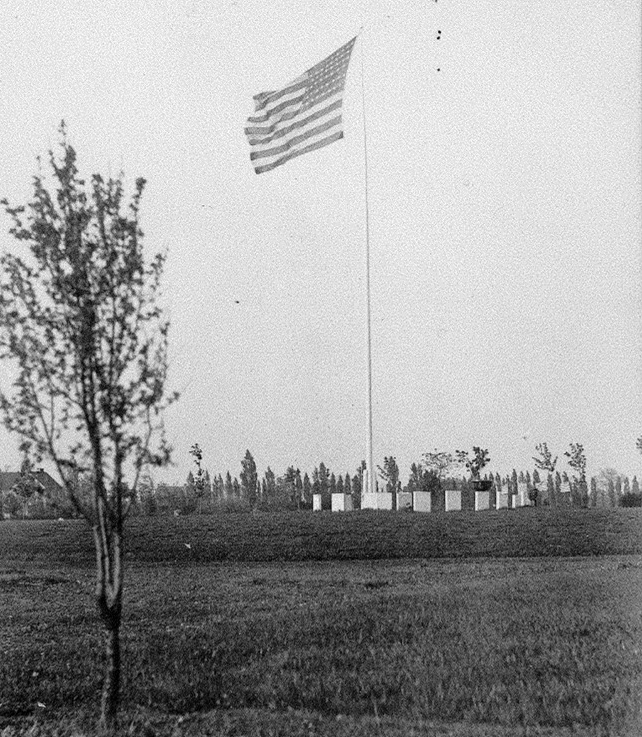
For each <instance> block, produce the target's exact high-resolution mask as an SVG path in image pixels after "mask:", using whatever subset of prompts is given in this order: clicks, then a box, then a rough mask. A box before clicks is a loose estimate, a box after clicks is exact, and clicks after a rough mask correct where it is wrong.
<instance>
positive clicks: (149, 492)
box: [137, 468, 158, 515]
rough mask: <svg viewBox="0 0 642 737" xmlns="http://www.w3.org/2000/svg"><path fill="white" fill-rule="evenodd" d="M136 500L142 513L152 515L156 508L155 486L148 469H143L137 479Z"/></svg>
mask: <svg viewBox="0 0 642 737" xmlns="http://www.w3.org/2000/svg"><path fill="white" fill-rule="evenodd" d="M137 501H138V504H139V506H140V509H141V511H142V513H143V514H147V515H153V514H156V512H157V510H158V505H157V503H156V487H155V485H154V479H153V478H152V475H151V473H150V471H149V469H148V468H147V469H145V470H143V471H141V474H140V479H139V481H138V493H137Z"/></svg>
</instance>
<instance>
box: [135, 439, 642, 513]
mask: <svg viewBox="0 0 642 737" xmlns="http://www.w3.org/2000/svg"><path fill="white" fill-rule="evenodd" d="M428 455H430V456H431V458H430V459H429V461H432V464H430V463H426V461H425V459H424V461H422V462H416V463H412V464H411V466H410V473H409V476H408V479H407V482H406V483H405V484H402V482H401V479H400V472H399V468H398V466H397V463H396V460H395V458H394V457H393V456H390V457H386V458H385V459H384V464H383V466H378V478H379V482H378V483H379V486H378V490H379V491H386V492H389V493H392V494H393V499H394V500H395V501H396V494H397V493H399V492H415V491H427V492H430V493H431V495H432V509H433V510H435V511H439V510H440V509H443V508H444V492H445V491H446V490H448V489H458V490H460V491H461V492H462V506H463V508H468V507H470V508H472V506H473V499H474V489H473V486H472V484H471V481H470V479H468V478H466V477H465V476H462V475H457V474H456V473H453V472H452V471H453V470H454V469H453V468H452V465H453V464H452V462H450V463H442V464H441V466H440V465H439V463H438V461H439V459H437V462H435V457H434V456H435V455H438V454H428ZM443 455H446V454H443ZM441 460H442V461H443V459H441ZM365 469H366V463H365V461H362V462H361V464H360V466H359V467H358V468H357V469H355V470H354V472H352V473H351V472H346V473H335V472H334V471H333V470H331V469H330V468H329V467H328V466H327V465H326V464H325V463H323V462H321V463H319V464H318V466H315V468H314V469H313V470H312V472H311V473H308V472H302V471H301V469H299V468H296V467H295V466H288V468H287V469H286V470H285V472H284V473H283V474H281V475H277V474H276V473H275V472H274V471H273V470H272V468H271V467H270V466H268V467H267V469H266V470H265V471H264V472H263V474H262V475H259V472H258V470H257V467H256V462H255V460H254V458H253V456H252V454H251V453H250V451H249V450H248V451H247V452H246V454H245V457H244V458H243V460H242V461H241V471H240V473H239V474H238V475H235V476H233V475H232V473H231V472H230V471H229V470H228V471H227V472H226V473H225V475H223V474H221V473H219V474H212V473H210V472H209V470H207V469H203V468H200V467H198V468H197V469H196V471H195V472H191V471H190V473H189V474H188V476H187V479H186V480H185V482H184V483H182V484H166V483H159V484H154V482H153V481H152V478H151V476H149V475H147V476H145V477H144V478H143V479H142V483H141V484H140V488H139V498H138V511H139V512H140V513H142V514H193V513H201V514H207V513H212V512H216V511H223V512H227V511H229V512H236V511H239V512H240V511H251V510H253V509H255V510H262V511H276V510H311V509H312V508H313V497H314V495H317V494H318V495H319V496H320V498H321V508H322V509H324V510H330V509H331V507H332V495H333V494H346V495H349V496H350V497H352V503H353V507H354V509H359V508H360V507H361V493H362V489H363V482H364V472H365ZM481 478H483V479H486V480H490V481H492V482H493V485H492V488H491V506H494V503H495V495H496V493H497V491H498V490H500V489H501V490H502V491H504V492H506V491H508V493H509V494H516V493H517V491H518V484H526V485H527V489H528V492H529V498H530V500H531V503H532V504H533V505H535V506H551V507H555V506H569V505H570V506H575V507H618V506H623V507H633V506H642V494H641V492H640V486H639V482H638V479H637V477H636V476H634V477H633V479H632V480H629V478H628V477H626V476H621V475H615V474H610V476H609V477H608V478H607V477H604V478H600V477H593V478H591V479H590V482H589V483H586V482H585V481H581V480H580V479H578V478H573V477H569V475H568V474H567V473H566V472H561V473H560V472H559V471H556V472H555V473H546V472H544V471H541V470H540V471H538V470H537V469H536V470H534V471H533V472H532V474H531V473H530V472H529V471H526V472H519V473H518V472H517V471H516V470H515V469H513V471H512V473H511V474H508V475H505V476H501V475H500V474H499V473H497V474H494V475H493V474H486V475H485V476H482V477H481ZM395 507H396V504H395V502H394V501H393V508H395Z"/></svg>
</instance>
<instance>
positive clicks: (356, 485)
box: [352, 473, 361, 509]
mask: <svg viewBox="0 0 642 737" xmlns="http://www.w3.org/2000/svg"><path fill="white" fill-rule="evenodd" d="M352 501H353V503H354V507H355V509H360V508H361V474H360V473H355V475H354V476H353V477H352Z"/></svg>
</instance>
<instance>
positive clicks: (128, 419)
mask: <svg viewBox="0 0 642 737" xmlns="http://www.w3.org/2000/svg"><path fill="white" fill-rule="evenodd" d="M61 136H62V140H61V156H60V158H56V156H55V155H54V154H53V152H50V155H49V163H50V165H51V170H52V177H53V186H54V189H53V191H52V190H50V189H48V188H47V186H46V184H45V180H44V179H43V178H42V177H41V176H40V175H37V176H35V177H34V179H33V199H32V201H31V202H30V203H29V204H28V205H26V206H19V207H12V206H10V205H9V204H8V202H7V201H6V200H3V201H2V204H3V205H4V207H5V210H6V212H7V213H8V215H9V216H10V218H11V219H12V222H13V226H12V227H11V229H10V233H11V234H12V235H13V236H14V238H15V239H16V240H17V241H18V242H19V243H20V244H22V245H24V246H25V247H26V248H25V249H23V253H22V254H20V255H18V254H14V253H11V252H8V253H5V254H3V255H2V257H1V258H0V271H1V282H0V358H1V359H5V360H8V361H10V362H11V363H12V364H13V366H14V368H15V369H16V374H17V375H16V378H15V380H14V382H13V393H12V394H7V393H3V394H2V395H1V397H0V409H1V411H2V415H3V420H4V424H5V426H6V427H7V429H8V430H9V431H11V432H15V433H17V434H19V435H20V436H21V437H22V443H21V449H22V451H23V452H24V453H25V454H26V455H29V454H31V453H33V454H34V455H35V456H36V458H38V459H39V458H41V457H49V458H51V460H52V461H53V462H54V464H55V465H56V468H57V470H58V473H59V475H60V477H61V479H62V481H63V483H64V485H65V488H66V489H67V492H68V493H69V495H70V497H71V500H72V502H73V504H74V506H75V508H76V510H77V511H78V512H79V513H81V514H83V515H84V516H85V518H86V519H87V520H88V522H89V523H90V524H91V525H92V529H93V532H94V541H95V546H96V559H97V564H98V565H97V586H96V598H97V604H98V609H99V612H100V615H101V618H102V620H103V623H104V625H105V629H106V643H107V659H106V660H107V662H106V670H105V679H104V687H103V700H102V709H101V726H102V727H103V728H109V729H112V728H114V727H115V726H116V715H117V708H118V699H119V684H120V640H119V628H120V620H121V610H122V586H123V570H122V538H123V524H124V519H125V517H126V516H127V513H128V512H129V510H130V509H131V506H132V504H133V502H134V500H135V497H136V489H137V484H138V480H139V477H140V474H141V471H142V469H143V468H144V467H145V466H149V465H162V464H164V463H166V462H167V461H168V460H169V453H170V451H169V447H168V446H167V444H166V443H165V439H164V435H163V431H162V430H163V428H162V423H161V422H160V413H161V411H162V409H163V408H164V407H165V406H167V404H168V403H169V401H171V399H172V398H173V397H170V398H167V397H166V395H165V380H166V376H167V333H168V329H169V323H168V322H167V320H165V319H164V318H163V315H162V311H161V309H160V307H159V306H158V304H157V296H158V293H159V286H160V278H161V274H162V270H163V265H164V261H165V258H164V256H163V255H161V254H157V255H156V256H155V257H153V258H152V259H151V261H150V262H149V263H148V262H146V260H145V258H144V255H143V246H142V235H143V234H142V231H141V228H140V225H139V209H140V202H141V197H142V193H143V188H144V185H145V181H144V179H138V180H136V185H135V192H134V195H133V197H132V199H131V201H130V202H129V204H128V205H127V204H126V203H125V187H124V181H123V176H122V175H121V176H120V177H119V178H117V179H111V178H110V179H109V180H108V181H105V180H103V178H102V177H101V176H100V175H99V174H95V175H94V176H93V177H92V179H91V185H90V186H89V187H87V186H85V182H84V180H82V179H81V178H80V176H79V172H78V169H77V166H76V153H75V151H74V149H73V148H72V147H71V146H70V145H69V143H68V142H67V139H66V133H65V129H64V124H63V125H62V126H61ZM155 434H156V435H157V436H158V437H159V442H158V445H157V447H156V448H153V447H152V444H151V441H152V437H153V436H154V435H155ZM83 481H89V482H90V483H91V488H92V493H91V494H90V495H89V497H88V498H87V497H86V496H85V495H83V494H82V493H81V488H82V483H83Z"/></svg>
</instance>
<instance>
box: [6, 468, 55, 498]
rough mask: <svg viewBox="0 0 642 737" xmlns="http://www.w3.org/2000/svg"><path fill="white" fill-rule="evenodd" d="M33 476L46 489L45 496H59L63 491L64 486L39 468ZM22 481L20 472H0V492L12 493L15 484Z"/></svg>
mask: <svg viewBox="0 0 642 737" xmlns="http://www.w3.org/2000/svg"><path fill="white" fill-rule="evenodd" d="M32 475H33V476H34V478H35V479H36V480H38V481H39V482H40V483H41V484H42V485H43V487H44V491H45V494H59V493H60V492H61V491H63V488H62V486H61V485H60V484H59V483H58V482H57V481H56V479H54V478H52V477H51V476H50V475H49V474H48V473H47V472H46V471H44V470H43V469H42V468H39V469H38V470H37V471H33V472H32ZM18 481H20V472H19V471H0V491H10V490H11V488H12V487H13V485H14V484H16V483H17V482H18Z"/></svg>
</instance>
